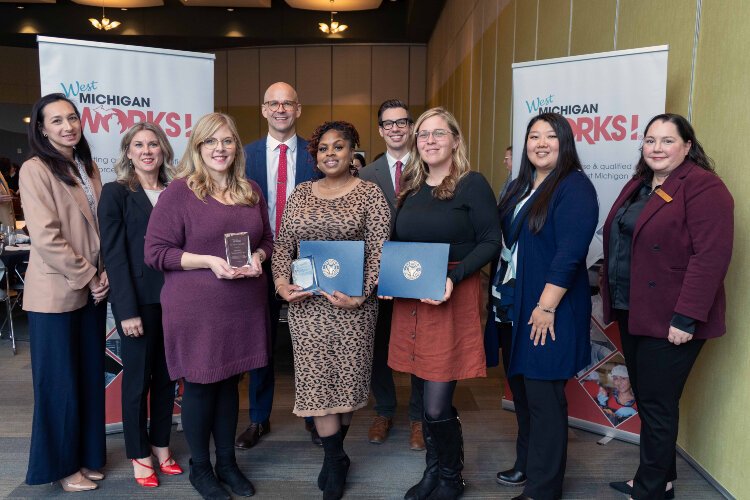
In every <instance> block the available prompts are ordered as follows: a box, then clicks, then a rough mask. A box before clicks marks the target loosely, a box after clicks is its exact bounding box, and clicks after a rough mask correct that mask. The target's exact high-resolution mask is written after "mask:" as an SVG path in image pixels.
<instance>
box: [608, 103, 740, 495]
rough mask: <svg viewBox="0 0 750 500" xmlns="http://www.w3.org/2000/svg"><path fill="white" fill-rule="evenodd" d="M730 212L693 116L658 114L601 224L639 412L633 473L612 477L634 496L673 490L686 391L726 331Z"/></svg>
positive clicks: (611, 303) (614, 311)
mask: <svg viewBox="0 0 750 500" xmlns="http://www.w3.org/2000/svg"><path fill="white" fill-rule="evenodd" d="M733 211H734V201H733V200H732V196H731V195H730V194H729V190H727V188H726V186H725V185H724V183H723V182H722V181H721V179H719V177H718V176H717V175H716V174H715V173H714V171H713V164H712V161H711V159H710V158H708V156H706V153H705V152H704V151H703V148H702V147H701V145H700V143H699V142H698V139H697V138H696V137H695V132H694V131H693V128H692V126H691V125H690V123H689V122H688V121H687V120H686V119H685V118H683V117H682V116H680V115H675V114H662V115H658V116H655V117H654V118H653V119H651V121H650V122H649V123H648V125H647V126H646V130H645V133H644V139H643V148H642V155H641V158H640V160H639V162H638V165H637V167H636V173H635V176H634V177H633V179H631V180H630V182H628V183H627V184H626V185H625V187H624V188H623V190H622V192H621V193H620V196H619V197H618V198H617V200H616V201H615V203H614V205H613V206H612V210H611V211H610V213H609V216H608V217H607V220H606V222H605V224H604V265H603V271H604V272H603V280H602V285H603V286H602V299H603V300H602V302H603V305H604V317H605V321H611V320H613V319H614V320H616V321H617V322H618V324H619V327H620V337H621V340H622V349H623V354H624V355H625V363H626V364H627V367H628V373H629V374H630V382H631V385H632V387H633V389H634V391H635V398H636V402H637V404H638V412H639V415H640V417H641V452H640V466H639V467H638V470H637V472H636V474H635V477H634V479H633V481H628V482H625V481H622V482H613V483H610V485H611V486H612V487H613V488H614V489H616V490H618V491H621V492H623V493H627V494H629V495H630V496H631V497H632V498H637V499H643V498H649V499H651V498H654V499H656V498H674V487H673V485H672V484H671V482H672V481H674V480H675V479H676V478H677V474H676V470H675V445H676V442H677V422H678V418H679V401H680V395H681V394H682V389H683V387H684V386H685V382H686V380H687V377H688V374H689V373H690V369H691V368H692V366H693V363H695V360H696V358H697V356H698V353H699V352H700V350H701V347H702V346H703V344H704V343H705V340H706V339H708V338H713V337H718V336H721V335H723V334H724V332H725V331H726V326H725V323H724V312H725V310H726V296H725V294H724V277H725V276H726V273H727V268H728V267H729V261H730V259H731V255H732V239H733V233H734V215H733Z"/></svg>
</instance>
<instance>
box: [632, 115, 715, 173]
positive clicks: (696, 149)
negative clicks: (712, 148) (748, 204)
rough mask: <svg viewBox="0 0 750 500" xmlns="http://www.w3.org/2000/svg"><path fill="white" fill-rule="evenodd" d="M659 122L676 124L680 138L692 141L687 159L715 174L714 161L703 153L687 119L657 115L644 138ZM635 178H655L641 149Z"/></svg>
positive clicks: (650, 123) (647, 126) (646, 130)
mask: <svg viewBox="0 0 750 500" xmlns="http://www.w3.org/2000/svg"><path fill="white" fill-rule="evenodd" d="M657 121H661V122H669V123H674V126H675V127H677V133H678V134H680V138H681V139H682V140H683V141H685V142H688V141H690V150H689V151H688V154H687V157H688V158H689V159H690V160H691V161H692V162H693V163H695V164H696V165H698V166H699V167H700V168H702V169H703V170H708V171H709V172H714V161H713V160H712V159H711V158H710V157H709V156H708V155H707V154H706V152H705V151H703V146H701V143H700V142H698V138H697V137H695V130H693V126H692V125H690V122H689V121H687V118H685V117H684V116H682V115H678V114H675V113H663V114H661V115H656V116H654V117H653V118H651V121H649V122H648V125H646V128H645V129H643V137H644V138H645V137H646V134H648V129H650V128H651V125H653V124H654V122H657ZM635 176H636V177H638V178H640V179H643V180H646V181H648V180H651V179H653V177H654V171H653V170H651V168H650V167H649V166H648V165H647V164H646V160H645V159H644V158H643V148H641V158H640V159H639V160H638V164H637V165H636V166H635Z"/></svg>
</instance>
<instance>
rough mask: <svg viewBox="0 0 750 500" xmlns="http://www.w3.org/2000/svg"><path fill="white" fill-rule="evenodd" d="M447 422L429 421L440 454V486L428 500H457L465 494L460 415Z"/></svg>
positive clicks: (456, 414)
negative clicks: (462, 472) (462, 474)
mask: <svg viewBox="0 0 750 500" xmlns="http://www.w3.org/2000/svg"><path fill="white" fill-rule="evenodd" d="M453 412H454V415H455V417H453V418H449V419H447V420H438V421H429V420H428V421H427V425H428V426H429V428H430V431H429V433H430V434H431V435H432V438H433V439H434V440H435V445H436V447H437V453H438V470H439V475H440V478H439V479H438V484H437V486H436V487H435V489H434V490H432V493H430V495H429V496H428V497H427V500H455V499H457V498H459V497H460V496H461V495H462V494H463V492H464V479H463V477H461V471H462V470H463V468H464V438H463V435H462V433H461V422H460V421H459V420H458V413H457V412H456V410H455V408H454V409H453Z"/></svg>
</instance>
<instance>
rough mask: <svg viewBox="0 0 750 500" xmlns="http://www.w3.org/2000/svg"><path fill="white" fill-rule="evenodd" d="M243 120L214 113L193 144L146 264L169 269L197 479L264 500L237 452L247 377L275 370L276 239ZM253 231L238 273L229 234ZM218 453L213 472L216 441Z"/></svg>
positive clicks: (167, 306) (154, 223)
mask: <svg viewBox="0 0 750 500" xmlns="http://www.w3.org/2000/svg"><path fill="white" fill-rule="evenodd" d="M239 144H241V143H240V139H239V136H238V134H237V128H236V127H235V124H234V121H233V120H232V119H231V118H230V117H229V116H227V115H223V114H220V113H212V114H209V115H206V116H204V117H203V118H201V119H200V120H199V121H198V123H197V124H196V125H195V127H194V128H193V133H192V135H191V136H190V143H189V144H188V147H187V150H186V151H185V153H184V155H183V157H182V159H181V160H180V164H179V166H178V174H177V176H176V179H175V180H174V181H172V183H170V184H169V186H168V187H167V189H165V190H164V192H163V193H162V194H161V196H160V197H159V203H158V204H157V205H156V206H155V207H154V210H153V214H152V217H151V219H150V222H149V225H148V230H147V232H146V242H145V250H144V253H145V261H146V264H147V265H149V266H151V267H153V268H154V269H156V270H158V271H162V272H164V288H163V290H162V293H161V302H162V310H163V322H164V344H165V346H164V347H165V351H166V358H167V367H168V369H169V376H170V377H171V378H172V379H173V380H176V379H180V378H182V379H184V394H183V398H182V425H183V428H184V431H185V439H186V440H187V442H188V446H189V447H190V454H191V459H190V482H191V483H192V485H193V486H194V487H195V489H196V490H198V493H200V494H201V495H202V496H203V498H211V499H219V498H226V499H229V498H230V495H229V493H228V492H227V491H226V490H225V489H224V488H223V487H222V486H221V485H220V483H219V481H221V482H224V483H226V484H228V485H229V487H230V488H231V490H232V491H233V492H234V493H235V494H236V495H240V496H251V495H253V494H254V491H255V490H254V488H253V485H252V484H251V483H250V481H248V480H247V478H246V477H245V476H244V475H243V473H242V472H241V471H240V469H239V467H238V466H237V461H236V459H235V454H234V432H235V430H236V429H237V414H238V411H239V397H238V393H237V386H238V383H239V379H240V374H241V373H243V372H246V371H248V370H250V369H254V368H259V367H262V366H265V365H266V364H267V362H268V356H267V353H268V349H267V343H268V338H269V322H268V296H267V283H266V280H265V279H263V278H259V277H260V275H261V263H262V262H263V261H264V260H265V259H267V258H269V257H270V256H271V251H272V247H273V237H272V234H271V227H270V225H269V224H268V213H267V209H266V203H265V200H264V199H263V196H262V195H261V193H260V189H259V187H258V185H257V184H255V183H254V182H249V181H247V180H246V179H245V157H244V153H243V151H242V148H240V147H238V145H239ZM230 233H246V234H247V237H248V238H249V244H250V248H251V249H252V253H251V254H250V255H249V259H250V260H251V263H250V264H249V265H246V266H241V267H232V266H230V265H229V263H228V261H227V253H228V250H227V246H226V243H225V235H227V234H230ZM212 436H213V439H214V445H215V447H216V467H215V474H214V469H212V467H211V460H210V451H209V441H210V438H211V437H212Z"/></svg>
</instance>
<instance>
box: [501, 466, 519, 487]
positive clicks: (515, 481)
mask: <svg viewBox="0 0 750 500" xmlns="http://www.w3.org/2000/svg"><path fill="white" fill-rule="evenodd" d="M495 481H497V483H498V484H502V485H503V486H523V485H524V484H526V474H524V473H523V472H521V471H520V470H516V469H508V470H504V471H502V472H498V473H497V478H496V479H495Z"/></svg>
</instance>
